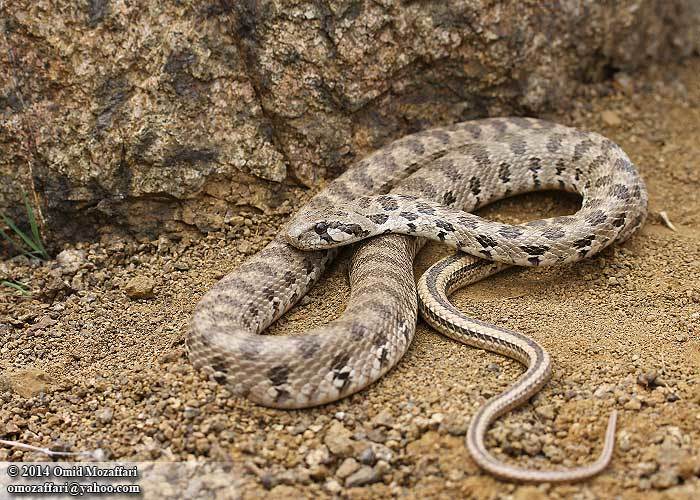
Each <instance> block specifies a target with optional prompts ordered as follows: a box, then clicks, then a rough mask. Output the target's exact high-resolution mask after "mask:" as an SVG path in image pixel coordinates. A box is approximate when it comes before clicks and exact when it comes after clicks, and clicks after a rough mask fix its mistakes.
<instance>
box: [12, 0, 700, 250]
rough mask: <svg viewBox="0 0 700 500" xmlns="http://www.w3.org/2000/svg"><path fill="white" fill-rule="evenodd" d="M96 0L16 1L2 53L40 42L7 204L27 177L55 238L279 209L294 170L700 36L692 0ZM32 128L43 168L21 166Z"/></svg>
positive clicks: (679, 52) (334, 169)
mask: <svg viewBox="0 0 700 500" xmlns="http://www.w3.org/2000/svg"><path fill="white" fill-rule="evenodd" d="M83 3H84V4H85V5H86V7H85V8H80V9H78V8H75V9H53V8H51V4H50V3H49V2H46V0H37V1H28V0H17V1H16V2H13V9H12V10H11V11H10V12H8V13H7V15H6V16H5V17H6V18H7V24H8V25H9V26H11V27H12V37H11V39H8V43H9V44H10V45H9V46H10V49H11V52H12V53H13V54H14V56H13V57H11V58H10V57H6V58H4V59H3V60H2V62H0V74H4V75H13V74H15V73H16V71H17V70H16V66H15V65H17V64H19V63H18V62H17V61H19V62H21V61H37V60H42V61H44V62H45V64H36V65H31V66H26V67H23V68H22V69H23V70H26V71H27V73H26V75H24V76H23V78H26V79H27V81H32V82H34V83H35V85H32V86H31V87H28V88H26V89H25V90H24V91H23V92H24V95H23V99H20V100H17V97H16V95H15V94H14V93H10V94H8V97H7V98H6V101H7V102H8V103H9V104H7V105H6V106H5V108H4V109H6V114H7V117H6V118H5V122H6V123H7V124H8V126H7V127H3V128H2V129H0V143H1V144H3V150H4V151H3V152H4V153H5V154H4V158H5V159H4V160H3V161H2V162H0V177H2V178H3V186H7V188H6V189H5V190H3V191H2V193H0V211H1V212H7V211H8V210H7V209H8V208H10V207H13V206H21V203H22V195H21V189H20V187H21V186H26V185H27V182H26V179H27V178H28V177H30V178H32V179H33V180H34V182H33V185H34V186H37V190H38V191H37V193H33V194H36V197H37V198H39V201H40V203H41V204H42V205H44V209H43V210H42V213H43V214H44V215H45V217H47V218H48V221H47V224H46V226H47V227H50V228H51V229H52V232H54V233H55V239H56V240H58V241H60V240H62V239H65V240H68V239H81V238H84V239H88V238H91V237H94V235H95V228H96V227H98V226H99V227H100V229H101V232H102V234H104V232H105V231H107V230H108V229H109V226H111V228H112V230H113V232H115V233H116V232H117V231H119V230H123V231H125V232H127V233H132V234H147V235H150V236H149V238H150V239H151V240H153V239H155V238H154V237H155V233H168V234H169V233H170V232H184V231H187V230H190V229H191V228H192V227H195V228H197V229H199V230H204V231H211V230H217V229H222V228H224V227H226V221H227V220H229V219H231V218H232V216H231V214H233V213H238V212H239V211H240V210H239V208H238V206H239V205H241V204H245V205H249V206H252V207H254V208H256V209H259V210H262V211H275V210H278V209H279V208H278V207H283V206H285V201H287V200H289V199H293V198H294V197H295V196H297V195H298V194H299V191H300V190H299V189H298V187H296V186H295V184H298V182H301V183H303V184H304V185H306V186H316V185H318V184H319V183H320V182H321V181H323V180H324V179H328V178H330V177H333V176H335V175H337V174H338V173H339V172H341V171H342V170H344V169H345V168H346V167H347V166H348V164H349V163H350V162H351V160H352V159H354V158H356V157H357V156H358V155H359V154H360V153H361V152H364V151H367V150H369V149H374V148H375V147H377V146H379V145H381V144H383V143H386V142H387V141H388V140H390V139H392V138H396V137H399V136H402V135H404V134H406V133H407V132H409V131H413V130H415V129H417V128H429V127H430V126H431V125H436V124H437V123H451V122H455V121H459V120H463V119H465V118H466V117H482V116H488V115H493V114H501V115H507V114H511V113H514V112H516V111H521V110H523V109H526V110H527V111H528V113H529V114H532V115H538V114H540V113H542V112H543V111H545V110H549V109H561V108H564V107H566V105H567V104H568V102H569V101H570V99H571V96H573V95H575V94H576V92H577V90H578V87H580V86H581V84H580V82H581V80H589V81H593V82H601V81H603V80H604V79H606V78H607V77H608V76H609V75H607V74H606V71H605V70H604V68H624V70H625V71H626V72H628V73H630V74H632V73H633V72H634V71H635V69H637V68H640V67H644V66H649V65H653V64H654V63H655V62H660V61H664V62H665V61H669V60H672V59H681V58H683V57H686V56H689V55H690V54H692V53H693V52H694V51H697V50H698V45H699V44H700V42H698V40H699V39H700V37H699V36H698V28H697V26H698V18H700V12H699V10H700V9H698V8H697V2H696V0H676V1H673V2H668V1H666V0H648V1H645V2H640V1H633V0H625V1H624V3H623V4H622V5H621V6H618V5H617V4H615V3H610V2H597V3H595V4H592V5H591V7H590V8H586V10H585V20H586V22H585V23H581V22H580V19H581V16H582V15H584V13H583V10H581V9H582V8H581V7H580V6H578V4H577V3H576V2H573V3H571V2H570V3H567V4H566V7H562V8H557V9H550V10H548V11H547V16H543V15H542V14H541V7H540V5H538V2H531V3H521V2H511V3H506V4H503V3H501V2H491V1H486V0H474V1H470V2H462V3H459V4H456V5H454V6H453V5H451V4H450V6H449V8H446V7H445V4H444V3H441V2H437V3H435V2H413V3H411V4H410V5H408V6H406V8H403V7H398V6H397V5H396V4H395V3H393V2H369V3H356V2H349V3H348V2H336V3H326V2H313V3H311V4H309V5H308V6H306V4H304V3H298V4H294V6H293V7H290V6H289V5H287V4H286V3H285V2H279V3H275V2H272V3H269V4H265V5H266V7H265V8H262V7H259V6H258V5H257V4H258V2H223V3H221V2H209V3H207V4H206V5H203V6H202V7H201V9H199V10H198V11H197V12H198V14H196V15H193V12H192V11H190V10H189V9H182V8H181V7H180V5H179V4H178V3H177V2H176V3H173V4H166V5H161V3H160V2H157V1H155V0H145V1H144V2H121V3H114V2H107V1H94V2H83ZM15 4H16V5H15ZM117 5H118V7H117ZM35 9H39V10H40V11H41V12H42V15H37V14H36V10H35ZM200 11H201V12H200ZM620 11H624V12H625V15H624V16H620V15H618V13H619V12H620ZM164 19H167V20H168V21H167V23H166V22H164ZM62 26H84V27H85V29H86V30H91V32H98V31H99V33H100V36H85V37H83V36H75V32H74V31H73V30H70V29H58V27H62ZM123 26H138V27H139V28H138V29H135V30H126V29H113V28H114V27H123ZM183 33H187V36H184V35H182V34H183ZM175 39H178V41H177V42H175V41H174V40H175ZM572 48H574V50H572ZM137 49H138V50H137ZM66 54H80V57H67V56H66ZM299 54H303V57H299ZM142 61H150V62H151V63H150V64H141V62H142ZM156 61H157V63H156ZM554 68H556V72H557V77H556V78H552V77H551V74H552V71H553V69H554ZM368 75H371V77H368ZM618 80H619V79H618ZM494 82H497V83H494ZM78 86H80V88H81V92H63V93H61V94H60V95H56V94H55V89H56V88H59V89H70V88H77V87H78ZM455 86H457V87H459V89H460V90H459V92H445V91H443V90H441V89H446V88H453V87H455ZM512 89H518V91H517V92H513V90H512ZM8 92H9V91H8ZM49 97H50V100H51V102H52V105H51V106H49V105H46V106H37V105H20V104H19V102H20V101H23V102H26V103H46V102H48V101H49ZM15 101H16V102H15ZM426 103H430V105H429V106H428V105H426ZM204 106H206V109H207V113H201V112H200V110H201V109H202V108H203V107H204ZM66 110H67V111H66ZM272 111H274V114H273V115H271V112H272ZM231 117H245V119H243V118H241V119H231ZM38 123H40V124H41V125H42V126H41V127H37V126H36V124H38ZM56 137H61V140H60V141H56V140H54V139H55V138H56ZM87 137H89V138H90V140H86V138H87ZM30 140H31V143H32V144H37V145H40V147H37V149H36V151H34V152H33V154H35V155H36V158H35V159H34V161H33V162H32V165H37V164H38V165H41V168H33V169H32V170H31V171H30V170H29V166H28V165H29V163H28V162H24V164H22V165H23V166H22V167H20V168H19V169H18V168H17V165H18V163H17V162H16V161H11V159H13V158H15V159H16V158H22V157H24V155H26V153H25V150H26V145H27V144H28V141H30ZM25 164H26V165H27V166H25ZM292 179H293V180H295V181H298V182H289V181H290V180H292Z"/></svg>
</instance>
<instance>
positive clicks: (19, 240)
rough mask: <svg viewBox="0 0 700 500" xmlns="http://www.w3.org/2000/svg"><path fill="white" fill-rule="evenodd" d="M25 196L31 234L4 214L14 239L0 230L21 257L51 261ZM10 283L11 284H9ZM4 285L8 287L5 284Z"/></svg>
mask: <svg viewBox="0 0 700 500" xmlns="http://www.w3.org/2000/svg"><path fill="white" fill-rule="evenodd" d="M23 195H24V208H25V210H26V212H27V220H28V221H29V227H30V229H31V231H30V234H27V233H25V232H24V231H22V230H21V229H20V228H19V227H18V226H17V224H16V223H15V221H14V220H12V219H11V218H10V217H8V216H7V215H6V214H4V213H0V217H1V218H2V220H3V222H4V223H5V225H6V226H7V227H9V228H10V229H11V230H12V233H14V238H13V237H11V236H10V235H9V234H7V232H6V231H5V230H3V229H0V235H1V236H2V237H3V238H4V239H5V240H6V241H7V242H8V243H9V244H10V246H12V247H13V248H15V250H17V251H18V252H19V253H20V254H21V255H25V256H27V257H30V258H31V257H33V258H37V259H41V260H49V254H48V252H47V251H46V248H45V247H44V243H43V242H42V241H41V235H40V234H39V224H38V223H37V220H36V215H35V213H34V209H33V208H32V205H31V204H30V203H29V198H27V193H23ZM8 283H9V282H8ZM15 283H16V282H15ZM3 285H6V286H9V285H7V284H6V283H5V282H3Z"/></svg>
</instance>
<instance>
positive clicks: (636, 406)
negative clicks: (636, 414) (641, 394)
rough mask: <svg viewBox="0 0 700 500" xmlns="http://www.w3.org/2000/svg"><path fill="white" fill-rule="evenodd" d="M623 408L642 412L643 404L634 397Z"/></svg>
mask: <svg viewBox="0 0 700 500" xmlns="http://www.w3.org/2000/svg"><path fill="white" fill-rule="evenodd" d="M623 408H624V409H625V410H634V411H637V410H641V409H642V402H641V401H640V400H639V398H637V397H636V396H634V397H632V399H630V400H629V401H627V402H626V403H625V404H624V406H623Z"/></svg>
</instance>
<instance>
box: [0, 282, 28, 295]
mask: <svg viewBox="0 0 700 500" xmlns="http://www.w3.org/2000/svg"><path fill="white" fill-rule="evenodd" d="M0 284H2V285H3V286H6V287H9V288H14V289H15V290H17V291H18V292H20V293H21V294H22V295H28V294H29V287H28V286H27V285H25V284H24V283H20V282H18V281H7V280H2V281H1V282H0Z"/></svg>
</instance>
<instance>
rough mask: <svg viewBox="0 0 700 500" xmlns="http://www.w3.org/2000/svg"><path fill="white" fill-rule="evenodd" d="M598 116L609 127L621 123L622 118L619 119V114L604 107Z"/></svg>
mask: <svg viewBox="0 0 700 500" xmlns="http://www.w3.org/2000/svg"><path fill="white" fill-rule="evenodd" d="M600 117H601V119H602V120H603V123H605V124H606V125H608V126H610V127H617V126H618V125H620V124H622V120H621V119H620V117H619V115H618V114H617V113H615V112H614V111H610V110H607V109H606V110H605V111H603V112H602V113H601V114H600Z"/></svg>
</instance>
